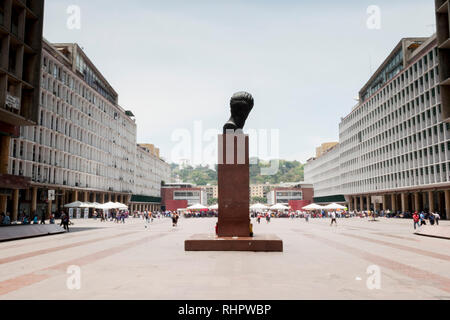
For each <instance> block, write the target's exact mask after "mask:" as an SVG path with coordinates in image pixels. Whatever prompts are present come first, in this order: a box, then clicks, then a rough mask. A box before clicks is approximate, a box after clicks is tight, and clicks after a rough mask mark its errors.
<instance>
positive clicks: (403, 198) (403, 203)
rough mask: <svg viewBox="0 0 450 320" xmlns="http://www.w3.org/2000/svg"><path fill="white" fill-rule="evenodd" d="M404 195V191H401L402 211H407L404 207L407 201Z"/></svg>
mask: <svg viewBox="0 0 450 320" xmlns="http://www.w3.org/2000/svg"><path fill="white" fill-rule="evenodd" d="M406 196H407V194H406V193H402V194H401V198H402V212H406V211H407V208H406V206H407V204H406V201H407V199H406Z"/></svg>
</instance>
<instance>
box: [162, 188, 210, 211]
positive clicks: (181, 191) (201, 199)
mask: <svg viewBox="0 0 450 320" xmlns="http://www.w3.org/2000/svg"><path fill="white" fill-rule="evenodd" d="M161 196H162V206H163V209H166V210H168V211H176V210H178V209H186V208H188V207H190V206H192V205H196V204H201V205H203V206H208V196H207V193H206V191H205V190H204V188H202V187H196V186H193V185H192V184H189V183H182V184H178V183H170V184H166V185H164V186H163V187H162V189H161Z"/></svg>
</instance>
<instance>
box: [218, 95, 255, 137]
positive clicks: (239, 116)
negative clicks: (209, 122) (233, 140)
mask: <svg viewBox="0 0 450 320" xmlns="http://www.w3.org/2000/svg"><path fill="white" fill-rule="evenodd" d="M254 105H255V101H254V100H253V97H252V95H251V94H250V93H248V92H238V93H235V94H234V95H233V97H232V98H231V102H230V106H231V118H230V120H229V121H228V122H227V123H226V124H225V126H224V127H223V134H227V133H235V132H236V131H237V130H242V129H243V128H244V125H245V121H246V120H247V118H248V115H249V114H250V112H251V111H252V109H253V106H254Z"/></svg>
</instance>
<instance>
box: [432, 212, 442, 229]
mask: <svg viewBox="0 0 450 320" xmlns="http://www.w3.org/2000/svg"><path fill="white" fill-rule="evenodd" d="M434 220H435V221H436V225H437V226H438V225H439V220H441V216H440V214H439V213H437V212H436V213H435V214H434Z"/></svg>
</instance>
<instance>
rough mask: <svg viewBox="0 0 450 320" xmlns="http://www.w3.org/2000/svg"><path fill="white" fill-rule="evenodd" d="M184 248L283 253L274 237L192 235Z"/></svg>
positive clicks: (189, 249) (280, 242)
mask: <svg viewBox="0 0 450 320" xmlns="http://www.w3.org/2000/svg"><path fill="white" fill-rule="evenodd" d="M184 247H185V251H250V252H283V241H282V240H281V239H280V238H278V237H277V236H275V235H257V236H255V237H253V238H243V237H238V238H219V237H217V236H214V235H194V236H192V237H191V238H190V239H188V240H186V241H185V244H184Z"/></svg>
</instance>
